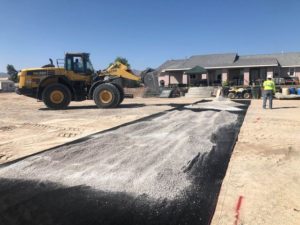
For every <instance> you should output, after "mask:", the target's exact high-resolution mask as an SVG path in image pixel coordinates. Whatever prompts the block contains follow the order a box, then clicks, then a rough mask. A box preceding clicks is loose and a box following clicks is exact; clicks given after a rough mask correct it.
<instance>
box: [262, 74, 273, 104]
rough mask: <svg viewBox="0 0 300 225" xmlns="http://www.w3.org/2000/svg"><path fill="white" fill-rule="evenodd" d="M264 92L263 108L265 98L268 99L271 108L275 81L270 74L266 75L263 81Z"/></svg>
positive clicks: (265, 102)
mask: <svg viewBox="0 0 300 225" xmlns="http://www.w3.org/2000/svg"><path fill="white" fill-rule="evenodd" d="M263 86H264V93H263V108H264V109H265V108H266V105H267V99H269V108H270V109H272V104H273V94H275V83H274V81H273V80H272V75H268V76H267V80H266V81H264V84H263Z"/></svg>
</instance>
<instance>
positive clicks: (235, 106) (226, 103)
mask: <svg viewBox="0 0 300 225" xmlns="http://www.w3.org/2000/svg"><path fill="white" fill-rule="evenodd" d="M244 106H245V105H244V104H241V103H237V102H234V101H231V100H230V99H228V98H224V97H222V96H219V97H217V98H215V99H214V100H213V101H206V102H199V103H197V104H192V105H188V106H185V108H188V109H210V110H221V111H223V110H224V111H232V112H234V111H243V110H244Z"/></svg>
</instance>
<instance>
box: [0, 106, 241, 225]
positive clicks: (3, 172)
mask: <svg viewBox="0 0 300 225" xmlns="http://www.w3.org/2000/svg"><path fill="white" fill-rule="evenodd" d="M239 126H240V119H239V116H238V115H237V114H232V113H230V112H226V111H221V112H216V111H203V112H195V111H192V110H188V109H181V110H174V111H171V112H168V113H166V114H164V115H162V116H160V117H157V118H154V119H150V120H146V121H142V122H138V123H136V124H131V125H128V126H124V127H121V128H118V129H116V130H113V131H110V132H106V133H103V134H99V135H96V136H94V137H93V138H92V139H89V140H86V141H83V142H80V143H77V144H72V145H67V146H63V147H59V148H57V149H54V150H52V151H48V152H44V153H42V154H39V155H36V156H32V157H29V158H27V159H25V160H22V161H20V162H17V163H14V164H12V165H9V166H6V167H4V168H2V169H0V179H1V181H0V192H1V193H4V192H5V191H8V190H11V191H8V192H9V194H8V197H5V196H4V197H0V205H1V207H0V214H2V215H4V217H3V218H4V219H3V220H2V222H3V221H8V220H11V219H12V215H11V213H12V212H13V211H12V210H21V209H22V210H25V211H26V212H27V214H28V211H29V212H30V215H32V217H30V218H32V219H33V218H41V219H43V218H44V216H45V211H47V210H48V207H49V204H50V205H51V209H49V211H47V212H46V214H47V217H46V220H49V218H50V219H51V220H53V221H62V220H64V221H68V222H67V223H65V224H96V221H98V222H99V221H102V222H101V224H140V223H141V222H143V223H144V224H153V223H155V224H181V222H182V223H185V224H203V223H202V222H205V221H209V219H210V216H211V214H212V213H213V209H214V206H215V202H216V197H217V193H218V191H219V188H220V184H221V180H222V179H223V177H224V174H225V171H226V167H227V163H228V160H229V157H230V154H231V150H232V146H233V144H234V143H235V138H236V136H237V133H238V130H239ZM18 187H23V189H22V190H21V191H17V190H18ZM74 188H75V189H76V190H77V191H74ZM70 191H71V192H70ZM22 192H23V194H21V193H22ZM45 193H46V194H45ZM66 193H68V194H66ZM50 196H51V197H50ZM76 196H77V197H76ZM91 196H92V197H91ZM79 198H80V199H79ZM91 198H92V199H91ZM24 199H27V200H26V202H30V204H29V205H26V204H25V205H24ZM43 201H48V204H47V206H44V203H42V202H43ZM53 201H54V202H53ZM82 201H84V203H82ZM90 201H91V202H92V203H91V202H90ZM57 202H60V203H59V204H61V205H57V204H58V203H57ZM95 202H97V204H96V203H95ZM52 204H55V205H52ZM82 204H86V207H93V209H91V211H89V212H86V215H83V218H84V222H82V221H77V220H74V219H73V217H72V219H70V218H71V215H74V212H76V213H77V211H78V210H79V208H80V206H81V205H82ZM95 204H96V205H95ZM123 205H126V207H125V206H124V207H125V208H123ZM141 205H142V206H141ZM36 207H39V210H36ZM61 207H63V208H64V209H65V208H66V207H70V209H67V211H70V210H71V211H72V213H71V212H69V213H65V214H64V215H57V214H56V213H57V210H58V209H59V208H61ZM120 207H121V209H120ZM94 208H96V209H98V210H100V211H97V210H96V211H95V209H94ZM200 209H201V210H200ZM31 210H33V211H31ZM43 210H44V211H43ZM40 211H42V213H41V212H40ZM200 211H201V212H200ZM76 213H75V214H76ZM109 215H110V216H109ZM112 215H114V216H112ZM24 216H25V215H24V214H20V215H19V216H18V218H16V222H15V223H12V224H20V223H19V222H20V221H22V220H24ZM49 216H50V217H49ZM52 217H53V218H55V219H56V220H55V219H53V218H52ZM74 218H76V216H75V217H74ZM87 218H89V220H88V221H89V222H88V223H87ZM91 218H92V219H91ZM128 218H131V221H130V222H128V223H126V222H124V221H126V220H128ZM171 218H172V220H173V222H171V221H172V220H171ZM90 220H92V221H94V222H95V223H93V222H91V221H90ZM174 220H175V221H174ZM34 221H38V219H33V221H31V224H38V223H37V222H36V223H34ZM70 221H71V222H70ZM112 221H113V222H112ZM180 221H181V222H180ZM0 223H1V219H0ZM45 224H46V223H45ZM47 224H53V223H51V222H49V223H47Z"/></svg>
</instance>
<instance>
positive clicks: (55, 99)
mask: <svg viewBox="0 0 300 225" xmlns="http://www.w3.org/2000/svg"><path fill="white" fill-rule="evenodd" d="M42 100H43V102H44V104H45V105H46V106H47V107H48V108H50V109H65V108H67V107H68V105H69V104H70V101H71V92H70V90H69V88H68V87H66V86H65V85H63V84H50V85H49V86H48V87H46V88H45V90H44V91H43V93H42Z"/></svg>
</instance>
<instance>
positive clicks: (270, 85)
mask: <svg viewBox="0 0 300 225" xmlns="http://www.w3.org/2000/svg"><path fill="white" fill-rule="evenodd" d="M263 86H264V90H265V91H273V92H275V83H274V81H272V80H266V81H265V82H264V84H263Z"/></svg>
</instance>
